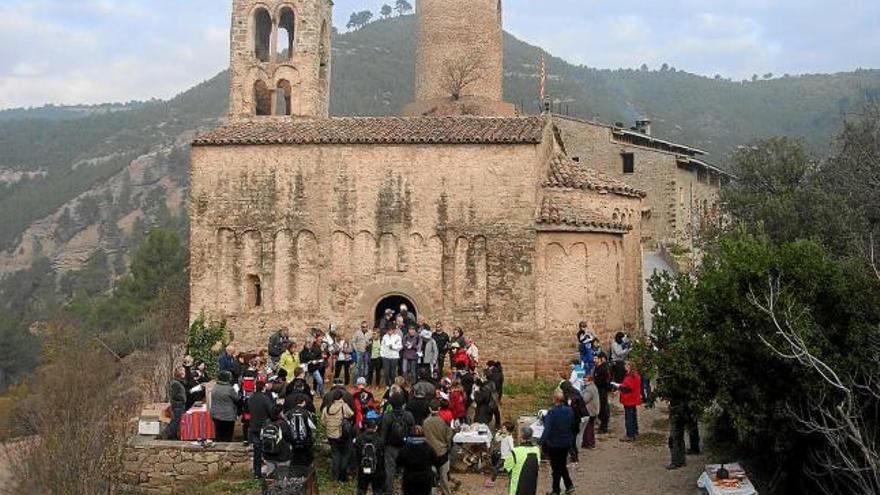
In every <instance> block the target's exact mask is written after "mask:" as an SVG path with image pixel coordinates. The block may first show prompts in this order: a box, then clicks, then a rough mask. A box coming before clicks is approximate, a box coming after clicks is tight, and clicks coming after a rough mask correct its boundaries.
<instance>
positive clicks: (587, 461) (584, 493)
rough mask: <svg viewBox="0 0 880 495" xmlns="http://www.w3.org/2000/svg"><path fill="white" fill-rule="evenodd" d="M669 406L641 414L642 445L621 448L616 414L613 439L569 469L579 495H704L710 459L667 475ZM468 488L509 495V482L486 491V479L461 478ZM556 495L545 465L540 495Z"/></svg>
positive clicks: (480, 494)
mask: <svg viewBox="0 0 880 495" xmlns="http://www.w3.org/2000/svg"><path fill="white" fill-rule="evenodd" d="M666 419H667V415H666V409H665V406H661V407H658V408H657V409H640V410H639V425H640V429H641V432H642V437H643V438H642V439H641V440H640V442H639V443H636V444H626V443H621V442H620V441H619V438H620V437H621V436H623V414H622V410H619V409H617V408H615V411H614V418H613V419H612V425H611V426H612V427H611V430H612V432H611V434H609V435H603V436H600V437H599V445H598V448H597V449H596V450H592V451H587V450H582V451H581V454H580V456H581V459H580V460H581V462H580V464H578V465H577V466H569V469H570V471H571V475H572V478H573V481H574V483H575V487H576V488H577V491H576V492H575V493H577V494H578V495H699V494H701V493H705V492H702V491H701V490H700V489H698V488H697V487H696V482H697V478H698V477H699V475H700V473H701V471H702V469H703V466H704V465H705V464H706V463H707V459H706V457H705V456H696V457H688V466H687V467H685V468H683V469H680V470H677V471H667V470H666V469H665V466H666V464H667V463H668V462H669V451H668V449H667V447H666V437H667V427H666ZM458 477H459V478H460V479H462V481H464V486H463V487H462V489H461V491H460V493H462V494H467V495H504V494H506V493H507V481H506V479H505V478H500V479H499V481H498V483H497V485H496V487H495V488H483V481H484V478H483V477H481V476H476V475H458ZM549 491H550V466H549V465H548V464H542V465H541V481H540V484H539V485H538V494H539V495H543V494H545V493H547V492H549Z"/></svg>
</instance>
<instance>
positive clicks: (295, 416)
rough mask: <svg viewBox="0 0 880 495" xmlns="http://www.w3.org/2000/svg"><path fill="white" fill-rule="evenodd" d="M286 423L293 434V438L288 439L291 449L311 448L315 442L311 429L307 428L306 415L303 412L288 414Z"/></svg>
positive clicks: (307, 420) (307, 419)
mask: <svg viewBox="0 0 880 495" xmlns="http://www.w3.org/2000/svg"><path fill="white" fill-rule="evenodd" d="M287 422H288V423H289V424H290V431H291V432H292V433H293V438H291V439H290V444H291V445H292V446H293V448H295V449H310V448H312V445H314V443H315V440H314V438H312V429H311V428H310V427H309V418H308V415H307V414H306V413H305V412H303V411H294V412H292V413H290V418H289V419H288V420H287Z"/></svg>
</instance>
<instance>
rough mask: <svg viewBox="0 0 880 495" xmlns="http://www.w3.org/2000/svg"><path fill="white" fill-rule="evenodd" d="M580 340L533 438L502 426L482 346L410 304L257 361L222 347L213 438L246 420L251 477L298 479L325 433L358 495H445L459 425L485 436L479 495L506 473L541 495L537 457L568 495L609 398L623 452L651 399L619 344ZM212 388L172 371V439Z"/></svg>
mask: <svg viewBox="0 0 880 495" xmlns="http://www.w3.org/2000/svg"><path fill="white" fill-rule="evenodd" d="M577 339H578V351H579V352H578V358H577V359H575V360H574V361H573V362H572V366H571V373H570V375H568V374H567V375H564V376H563V377H562V380H561V381H560V383H559V385H558V387H557V389H556V391H555V392H554V394H553V398H552V399H553V407H552V408H551V409H549V410H548V411H547V412H546V414H545V415H544V416H543V418H541V420H542V421H541V422H542V424H543V433H542V434H541V435H539V436H538V437H537V438H533V436H535V435H534V431H533V430H532V428H531V427H530V426H525V427H521V428H518V427H517V426H516V425H514V424H512V423H503V422H502V417H501V404H502V401H503V397H504V370H503V367H502V364H501V363H500V362H497V361H488V362H486V363H485V364H483V363H481V361H480V352H479V349H478V347H477V345H476V344H475V342H474V341H473V340H472V339H470V338H468V337H466V336H465V334H464V332H463V331H462V329H460V328H455V329H454V331H453V333H452V335H449V334H447V333H446V331H445V330H444V328H443V325H442V323H437V324H435V325H434V326H433V327H432V326H430V325H429V324H428V323H427V322H426V321H424V320H421V319H420V320H416V318H415V317H414V315H413V314H412V313H411V312H410V311H409V310H408V308H407V307H406V306H401V307H400V308H399V311H397V312H395V311H392V310H388V311H386V312H385V313H384V315H383V316H382V318H381V319H380V320H379V321H378V322H377V324H376V325H374V326H373V328H370V327H369V326H368V325H367V323H366V322H363V323H361V325H360V326H359V328H358V329H357V330H356V331H355V333H354V335H352V336H350V338H347V337H346V336H345V335H343V334H342V333H341V332H339V329H338V328H337V327H335V326H333V325H331V326H330V327H329V328H328V330H327V331H326V332H324V331H323V330H320V329H312V330H310V331H309V333H308V334H307V338H306V339H305V341H304V342H302V344H301V345H300V344H299V343H297V342H295V341H294V339H293V338H292V336H291V333H290V331H289V330H288V329H286V328H282V329H280V330H278V331H277V332H275V333H273V334H272V336H271V337H270V338H269V340H268V342H267V349H266V350H265V351H263V352H261V353H258V354H256V355H245V354H237V353H236V348H235V346H233V345H229V346H227V347H226V349H225V350H224V352H223V353H222V354H221V356H220V358H219V361H218V366H219V369H220V371H219V376H218V377H217V380H216V384H215V385H214V386H213V387H212V388H211V389H210V392H209V393H210V398H209V399H210V400H209V401H208V402H209V403H210V415H211V418H212V419H213V422H214V429H215V432H216V440H217V441H218V442H230V441H233V436H234V432H235V426H236V422H237V421H240V423H241V426H242V432H243V434H244V442H245V443H246V444H248V445H250V446H252V449H253V475H254V477H255V478H264V477H267V476H268V477H269V478H271V479H273V480H283V479H287V478H290V477H293V478H297V477H303V476H308V475H309V473H310V472H311V471H312V470H313V463H314V449H315V447H316V442H317V438H318V425H319V424H320V425H323V431H324V434H325V436H326V439H327V443H328V444H329V449H330V453H331V455H330V460H331V462H330V471H331V472H330V474H331V479H333V480H335V481H339V482H347V481H348V480H349V479H354V480H356V483H357V493H358V494H366V493H369V492H370V491H372V493H374V494H383V493H384V494H389V495H390V494H392V493H394V492H393V487H394V485H395V482H396V480H398V479H399V484H400V486H401V488H402V492H403V494H404V495H422V494H425V495H429V494H432V493H435V491H434V490H435V489H436V490H438V493H442V494H445V495H450V494H451V493H453V492H454V491H455V490H457V489H458V486H459V485H460V483H459V482H458V481H457V480H455V479H454V478H453V477H452V476H451V474H450V465H451V457H452V456H453V455H456V454H457V452H456V449H455V447H454V444H453V441H452V440H453V436H454V434H455V432H456V431H459V430H460V429H461V428H462V427H463V426H464V425H485V426H486V427H487V429H488V430H489V434H490V435H491V438H492V439H494V446H495V450H494V452H493V454H492V455H491V458H490V465H491V468H492V469H491V471H492V473H491V475H490V476H488V477H487V479H486V480H485V486H486V487H492V486H494V485H495V482H496V480H497V478H498V477H499V475H501V473H507V474H508V475H509V480H510V481H509V493H510V494H514V495H524V494H529V495H533V494H535V493H536V490H537V483H538V472H539V466H540V462H541V458H542V455H543V456H546V457H547V458H548V459H549V461H550V467H551V472H552V480H553V485H552V491H551V492H550V495H557V494H561V493H567V494H568V493H575V488H574V484H573V482H572V479H571V477H570V475H569V473H568V464H569V463H572V462H578V458H579V450H581V449H595V448H596V435H597V434H607V433H608V431H609V421H610V417H611V414H610V410H611V409H610V404H609V398H610V396H611V395H612V394H613V393H615V392H618V393H619V396H620V402H621V404H622V405H623V407H624V411H625V430H626V434H625V436H624V437H623V438H622V439H621V441H625V442H631V441H634V440H635V439H636V438H637V436H638V433H639V431H638V418H637V408H638V406H640V405H641V404H642V402H643V400H644V399H645V398H646V397H645V396H646V395H649V389H648V388H645V387H644V382H643V381H642V379H641V377H640V375H639V373H638V372H637V371H636V370H635V369H634V368H633V366H632V363H631V362H630V361H629V360H628V356H629V353H630V351H631V348H632V346H631V344H630V341H629V338H628V337H627V336H626V335H625V334H623V333H620V334H618V335H617V336H615V338H614V340H613V341H612V342H611V344H610V348H611V355H610V357H609V356H608V355H606V353H605V351H604V350H603V349H602V347H601V346H600V345H599V342H598V340H597V339H595V338H594V337H593V336H592V335H590V333H589V332H588V330H587V328H586V325H585V324H583V323H582V324H581V325H580V326H579V328H578V333H577ZM207 380H208V376H207V373H206V371H205V366H204V363H193V362H192V360H189V359H187V360H186V361H185V362H184V366H183V367H181V368H180V369H178V370H177V372H176V374H175V379H174V381H173V382H172V384H171V386H170V390H169V393H170V397H171V403H172V404H171V408H172V412H173V419H172V422H171V425H170V427H169V436H171V437H172V438H173V437H174V436H175V435H176V432H177V428H178V425H179V423H180V417H181V415H182V414H183V413H184V412H185V411H186V410H187V409H188V408H189V407H190V406H191V405H192V404H193V403H195V402H197V401H202V400H205V399H206V397H205V395H204V392H203V390H204V389H205V387H201V386H200V385H201V384H203V383H204V382H206V381H207ZM325 384H327V386H325ZM380 392H381V393H380ZM579 437H580V439H581V440H580V442H578V440H579ZM563 485H564V486H563ZM563 489H564V492H563Z"/></svg>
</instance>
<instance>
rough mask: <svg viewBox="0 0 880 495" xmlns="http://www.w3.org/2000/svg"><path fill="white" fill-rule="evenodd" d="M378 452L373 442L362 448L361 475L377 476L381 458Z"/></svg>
mask: <svg viewBox="0 0 880 495" xmlns="http://www.w3.org/2000/svg"><path fill="white" fill-rule="evenodd" d="M376 450H377V449H376V444H375V443H373V442H368V443H365V444H364V445H363V447H361V473H363V474H376V467H377V466H378V458H379V456H378V453H377V452H376Z"/></svg>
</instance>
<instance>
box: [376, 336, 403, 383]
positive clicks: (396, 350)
mask: <svg viewBox="0 0 880 495" xmlns="http://www.w3.org/2000/svg"><path fill="white" fill-rule="evenodd" d="M401 349H403V338H402V337H401V336H400V329H399V328H397V327H396V326H395V327H394V328H392V329H391V330H389V331H388V333H386V334H385V336H384V337H382V351H381V355H382V369H383V370H385V386H386V387H390V386H391V385H393V384H394V379H395V378H396V376H395V374H396V373H397V363H398V361H400V351H401Z"/></svg>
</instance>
